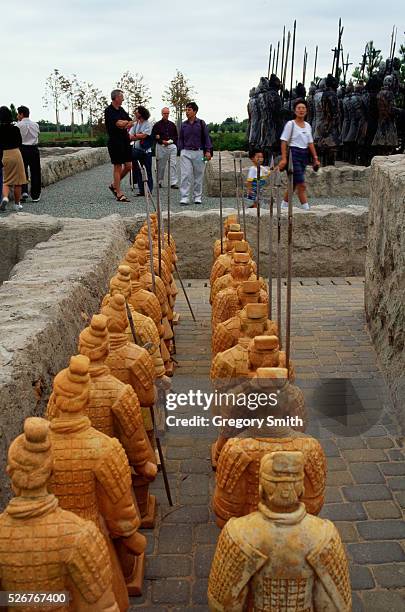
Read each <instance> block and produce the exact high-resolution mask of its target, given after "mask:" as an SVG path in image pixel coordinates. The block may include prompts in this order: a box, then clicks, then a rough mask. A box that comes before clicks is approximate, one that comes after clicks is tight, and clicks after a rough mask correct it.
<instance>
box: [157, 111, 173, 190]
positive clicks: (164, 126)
mask: <svg viewBox="0 0 405 612" xmlns="http://www.w3.org/2000/svg"><path fill="white" fill-rule="evenodd" d="M169 114H170V110H169V109H168V108H167V107H166V106H165V108H162V119H161V120H160V121H158V122H157V123H155V125H154V126H153V130H152V136H153V137H154V139H155V141H156V159H158V160H159V174H158V181H159V186H160V187H162V182H163V179H164V176H165V168H166V164H167V162H169V164H170V187H171V188H172V189H178V186H177V137H178V134H177V127H176V124H175V123H173V121H169Z"/></svg>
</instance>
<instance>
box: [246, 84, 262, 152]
mask: <svg viewBox="0 0 405 612" xmlns="http://www.w3.org/2000/svg"><path fill="white" fill-rule="evenodd" d="M258 89H259V88H256V87H253V88H252V89H251V90H250V92H249V102H248V116H249V134H248V140H249V147H258V146H259V145H260V127H261V124H260V107H259V98H258V94H259V91H258Z"/></svg>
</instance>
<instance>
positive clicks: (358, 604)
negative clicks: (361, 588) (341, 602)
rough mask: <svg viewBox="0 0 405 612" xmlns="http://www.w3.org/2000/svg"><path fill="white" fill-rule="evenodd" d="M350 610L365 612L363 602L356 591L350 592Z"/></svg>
mask: <svg viewBox="0 0 405 612" xmlns="http://www.w3.org/2000/svg"><path fill="white" fill-rule="evenodd" d="M352 612H365V609H364V605H363V602H362V601H361V599H360V597H359V596H358V595H357V593H353V592H352Z"/></svg>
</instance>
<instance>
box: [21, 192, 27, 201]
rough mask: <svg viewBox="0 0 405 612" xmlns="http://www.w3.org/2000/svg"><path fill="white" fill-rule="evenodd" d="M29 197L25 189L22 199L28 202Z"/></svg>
mask: <svg viewBox="0 0 405 612" xmlns="http://www.w3.org/2000/svg"><path fill="white" fill-rule="evenodd" d="M28 198H29V195H28V193H27V192H26V191H25V192H24V193H22V194H21V201H22V202H26V201H27V200H28Z"/></svg>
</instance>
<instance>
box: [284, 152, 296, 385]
mask: <svg viewBox="0 0 405 612" xmlns="http://www.w3.org/2000/svg"><path fill="white" fill-rule="evenodd" d="M293 170H294V167H293V160H292V155H291V151H290V155H289V159H288V174H287V181H288V246H287V301H286V324H285V352H286V356H285V360H286V368H287V371H288V377H289V376H290V351H291V275H292V236H293V203H292V199H293V193H294V186H293Z"/></svg>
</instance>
